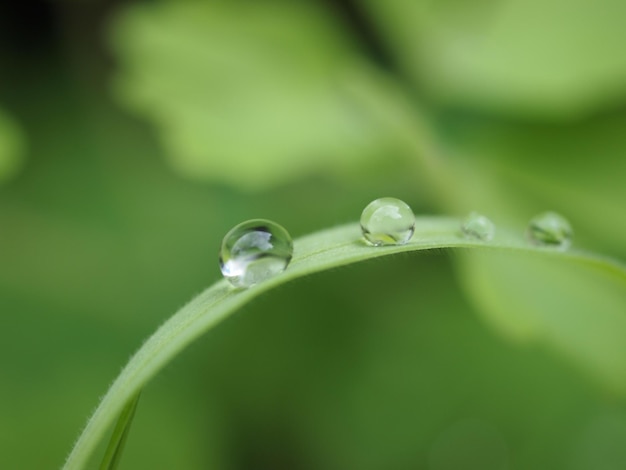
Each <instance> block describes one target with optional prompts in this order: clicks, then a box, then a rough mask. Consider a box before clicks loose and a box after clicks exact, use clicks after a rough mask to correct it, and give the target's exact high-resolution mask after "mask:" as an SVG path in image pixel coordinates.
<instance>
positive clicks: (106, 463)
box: [100, 392, 141, 470]
mask: <svg viewBox="0 0 626 470" xmlns="http://www.w3.org/2000/svg"><path fill="white" fill-rule="evenodd" d="M140 395H141V392H138V393H137V394H136V395H135V396H134V397H132V398H131V399H130V400H129V401H128V403H127V404H126V406H125V407H124V409H123V410H122V413H121V414H120V417H119V418H118V420H117V423H116V424H115V429H113V434H111V439H110V440H109V445H108V447H107V450H106V451H105V452H104V458H103V459H102V463H101V464H100V470H115V469H116V468H117V466H118V464H119V463H120V458H121V456H122V452H123V451H124V446H125V445H126V439H128V433H129V431H130V425H131V423H132V422H133V418H134V417H135V411H137V404H138V403H139V396H140Z"/></svg>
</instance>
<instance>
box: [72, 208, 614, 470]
mask: <svg viewBox="0 0 626 470" xmlns="http://www.w3.org/2000/svg"><path fill="white" fill-rule="evenodd" d="M458 228H459V221H458V220H456V219H454V218H445V217H419V218H418V220H417V224H416V231H415V235H414V236H413V238H412V240H411V241H410V242H409V243H408V244H406V245H403V246H390V247H371V246H368V245H367V244H365V242H364V241H363V240H362V238H361V234H360V228H359V226H358V224H349V225H345V226H340V227H337V228H332V229H328V230H325V231H321V232H318V233H315V234H312V235H309V236H306V237H303V238H300V239H298V240H296V241H295V243H294V258H293V261H292V263H291V264H290V266H289V268H288V269H287V270H286V271H285V272H284V273H283V274H281V275H279V276H276V277H274V278H272V279H270V280H268V281H266V282H264V283H262V284H260V285H257V286H254V287H252V288H250V289H247V290H235V289H233V288H232V287H231V286H230V285H229V284H228V283H227V281H225V280H221V281H219V282H217V283H215V284H214V285H213V286H211V287H209V288H208V289H206V290H205V291H204V292H202V293H201V294H199V295H198V296H197V297H196V298H194V299H193V300H192V301H191V302H190V303H189V304H187V305H186V306H184V307H183V308H182V309H181V310H179V311H178V312H177V313H176V314H175V315H174V316H172V317H171V318H170V319H169V320H167V321H166V322H165V323H164V324H163V325H162V326H161V327H160V328H159V329H158V330H157V331H156V332H155V333H154V334H153V335H152V336H151V337H150V338H149V339H148V340H147V341H146V342H145V343H144V344H143V346H142V347H141V349H139V351H138V352H137V353H136V354H135V355H134V356H133V357H132V358H131V360H130V362H129V363H128V365H127V366H126V367H125V368H124V369H123V371H122V373H121V374H120V375H119V377H118V378H117V379H116V380H115V382H114V383H113V385H112V386H111V388H110V389H109V391H108V393H107V394H106V395H105V396H104V398H103V399H102V401H101V403H100V405H99V406H98V408H97V409H96V411H95V412H94V414H93V416H92V417H91V419H90V420H89V422H88V423H87V426H86V427H85V429H84V431H83V433H82V435H81V436H80V438H79V439H78V441H77V443H76V445H75V447H74V449H73V450H72V452H71V454H70V455H69V457H68V459H67V461H66V464H65V469H67V470H76V469H83V468H85V465H86V464H87V462H88V461H89V459H90V457H91V456H92V454H93V452H94V450H95V448H96V446H97V445H98V443H99V442H100V440H101V439H102V438H103V436H104V434H105V433H106V431H107V429H108V428H109V426H111V425H112V423H113V421H114V420H115V418H116V417H117V416H118V414H119V413H120V412H121V411H122V410H123V408H124V406H125V404H126V403H127V402H128V401H129V400H130V399H131V398H132V397H133V396H134V395H135V394H136V393H137V392H138V391H140V390H141V389H142V387H143V386H144V385H145V384H146V383H147V382H148V381H149V380H150V379H151V378H152V377H153V376H154V375H155V374H156V373H157V372H158V371H159V370H160V369H162V368H163V367H164V366H165V365H166V364H167V363H168V362H170V361H171V360H172V359H173V358H174V357H176V356H177V355H178V354H179V353H180V352H181V351H182V350H183V349H184V348H185V347H186V346H187V345H189V344H190V343H191V342H192V341H194V340H195V339H197V338H198V337H199V336H201V335H202V334H203V333H205V332H206V331H207V330H209V329H210V328H211V327H213V326H214V325H216V324H217V323H218V322H219V321H221V320H222V319H224V318H226V317H227V316H229V315H230V314H232V313H233V312H234V311H236V310H237V309H238V308H239V307H241V306H242V305H244V304H246V303H247V302H249V301H251V300H252V299H254V298H255V297H256V296H258V295H260V294H262V293H263V292H266V291H268V290H271V289H273V288H275V287H277V286H279V285H281V284H284V283H285V282H288V281H291V280H294V279H297V278H299V277H302V276H305V275H307V274H312V273H315V272H319V271H324V270H328V269H331V268H334V267H338V266H343V265H346V264H350V263H355V262H359V261H365V260H368V259H373V258H377V257H380V256H386V255H392V254H396V253H402V252H411V251H420V250H429V249H441V248H472V249H481V252H489V253H493V255H494V256H496V255H497V256H502V258H503V259H505V258H507V257H508V256H509V255H510V254H516V253H517V254H520V255H522V256H524V257H526V256H529V257H530V256H533V257H536V258H546V259H548V258H549V259H551V260H552V261H554V262H558V261H563V262H564V263H567V266H568V267H570V268H571V269H576V270H580V271H590V272H591V271H593V272H596V271H597V272H600V273H602V276H604V277H605V278H606V279H609V280H610V282H611V283H613V284H614V285H615V286H618V287H619V286H621V289H622V293H623V292H624V291H626V268H625V267H624V266H623V265H622V264H620V263H617V262H614V261H611V260H609V259H605V258H602V257H598V256H594V255H590V254H586V253H583V252H579V251H576V250H570V251H566V252H561V251H555V250H549V249H542V248H536V247H532V246H529V245H528V244H527V243H526V242H525V241H524V240H523V238H522V237H520V236H511V235H507V234H505V233H503V231H502V230H501V231H500V232H501V233H500V234H499V235H497V237H496V239H495V240H494V241H493V242H490V243H489V244H485V243H481V242H476V241H472V240H466V239H464V238H462V237H461V236H460V235H459V229H458ZM496 252H498V253H496ZM520 281H521V282H526V279H524V278H520ZM591 287H592V288H593V287H594V286H591ZM545 289H547V290H548V291H549V286H546V287H545ZM545 289H544V290H545ZM578 292H579V289H576V290H572V291H571V292H570V293H569V295H570V296H571V297H572V302H573V303H575V302H576V298H577V297H576V296H577V295H578ZM543 294H544V293H542V295H541V296H540V297H539V298H540V299H544V300H546V297H545V295H543ZM618 294H619V292H618ZM548 300H549V299H548ZM531 307H532V308H538V309H543V308H544V307H548V308H550V307H552V303H551V302H548V303H547V304H545V305H544V304H542V303H541V302H539V304H538V305H532V306H531ZM597 308H606V309H609V310H610V311H609V312H608V313H607V318H613V317H614V318H615V320H616V321H615V322H614V326H615V327H616V330H615V332H614V334H613V336H612V337H611V338H609V339H608V340H612V339H613V338H618V337H619V336H620V333H619V332H620V331H622V330H617V328H618V327H620V326H621V324H622V323H623V321H624V318H623V317H624V316H626V298H624V295H617V296H615V297H611V298H608V299H606V302H604V303H603V304H602V305H599V306H597ZM582 313H583V314H584V313H585V312H582ZM595 313H596V312H595V311H589V312H586V314H587V315H591V316H594V315H595ZM607 326H608V325H607ZM614 347H616V348H621V349H620V350H621V354H620V355H619V356H617V357H616V358H612V359H611V361H612V363H614V364H619V363H621V364H626V341H622V342H620V343H619V344H618V345H614ZM586 352H588V350H586ZM599 357H601V358H604V356H603V355H599ZM623 391H626V386H625V388H624V390H623Z"/></svg>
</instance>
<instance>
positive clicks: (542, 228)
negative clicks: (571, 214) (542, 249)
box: [526, 212, 573, 250]
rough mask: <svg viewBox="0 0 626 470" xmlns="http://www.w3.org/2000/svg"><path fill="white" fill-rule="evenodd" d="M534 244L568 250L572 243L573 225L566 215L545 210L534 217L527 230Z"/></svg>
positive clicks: (529, 238) (527, 234) (528, 236)
mask: <svg viewBox="0 0 626 470" xmlns="http://www.w3.org/2000/svg"><path fill="white" fill-rule="evenodd" d="M526 236H527V238H528V240H529V241H530V242H531V243H533V244H534V245H539V246H547V247H553V248H558V249H561V250H566V249H567V248H569V247H570V245H571V244H572V237H573V231H572V226H571V225H570V223H569V222H568V221H567V219H566V218H565V217H563V216H562V215H560V214H557V213H556V212H544V213H543V214H539V215H537V216H536V217H533V218H532V220H531V221H530V223H529V224H528V229H527V231H526Z"/></svg>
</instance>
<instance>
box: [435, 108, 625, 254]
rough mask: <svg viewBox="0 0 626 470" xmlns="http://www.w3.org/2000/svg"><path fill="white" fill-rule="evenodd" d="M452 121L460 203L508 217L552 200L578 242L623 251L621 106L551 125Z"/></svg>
mask: <svg viewBox="0 0 626 470" xmlns="http://www.w3.org/2000/svg"><path fill="white" fill-rule="evenodd" d="M452 120H454V118H453V119H452ZM449 128H450V131H449V133H448V136H449V141H448V143H447V145H448V146H449V147H451V148H453V152H454V153H455V154H456V156H457V158H456V159H455V161H454V163H455V164H458V165H459V166H460V171H459V173H460V174H462V178H459V180H458V181H459V185H462V193H463V194H464V195H465V197H464V198H463V199H462V200H461V201H460V202H461V204H462V205H461V207H462V210H471V209H472V208H474V207H481V208H482V210H484V211H486V212H487V213H489V214H490V215H492V216H494V217H497V218H498V219H500V220H503V221H504V222H506V224H507V225H510V224H513V223H515V221H527V220H528V219H529V218H530V217H532V216H533V215H535V214H536V213H538V212H541V211H542V210H544V209H545V208H551V209H553V210H556V211H558V212H560V213H562V214H563V215H565V216H567V218H568V219H570V222H571V223H572V224H573V226H574V227H575V231H576V237H577V240H578V241H579V243H580V244H581V245H584V246H588V247H596V249H598V250H602V251H606V252H609V253H612V254H615V255H616V256H619V257H622V258H623V257H624V256H626V244H625V243H624V240H626V217H624V213H625V208H626V183H625V181H626V180H625V177H624V175H626V159H624V158H622V155H624V154H626V132H625V129H626V113H624V112H619V113H611V114H608V115H604V116H597V117H596V118H594V119H590V120H586V121H584V122H579V123H572V124H560V125H551V126H548V127H546V126H538V125H536V124H534V125H533V124H528V123H526V124H519V123H518V124H512V123H502V122H494V121H493V120H489V119H480V118H475V119H473V120H463V119H459V120H458V122H454V123H450V124H449Z"/></svg>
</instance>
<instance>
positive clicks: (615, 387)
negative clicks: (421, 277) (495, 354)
mask: <svg viewBox="0 0 626 470" xmlns="http://www.w3.org/2000/svg"><path fill="white" fill-rule="evenodd" d="M460 268H461V273H462V274H463V276H462V279H463V282H464V284H465V285H466V287H467V288H468V289H467V291H468V293H469V295H470V297H471V298H472V299H473V300H474V301H475V303H476V305H477V306H478V309H477V310H478V311H479V312H480V313H481V314H482V315H483V316H484V317H485V319H486V320H488V323H490V324H491V325H492V326H495V327H496V328H497V330H498V331H499V332H501V333H504V334H505V335H506V336H508V337H509V338H513V339H515V340H517V341H520V342H528V341H538V342H541V343H542V344H543V345H546V346H548V347H550V348H553V349H555V350H557V351H559V352H560V353H561V354H562V355H564V356H566V357H569V358H571V359H573V362H574V363H576V364H578V365H580V367H581V368H583V369H584V370H585V371H586V372H587V374H588V375H590V376H593V377H595V378H596V379H598V380H599V381H600V382H601V383H603V384H604V386H605V388H606V389H607V390H609V391H610V392H612V393H614V394H616V395H624V394H625V393H626V283H625V280H626V279H625V278H624V271H623V270H622V271H621V272H615V273H611V272H610V271H607V270H605V269H603V267H602V266H600V265H596V266H587V269H580V266H579V263H578V262H577V261H576V260H574V259H571V258H568V259H555V258H550V257H538V256H528V255H527V254H521V253H509V254H508V255H507V256H498V254H496V253H493V252H483V253H480V254H478V253H463V255H462V256H461V264H460ZM614 274H618V275H617V276H616V275H614Z"/></svg>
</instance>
